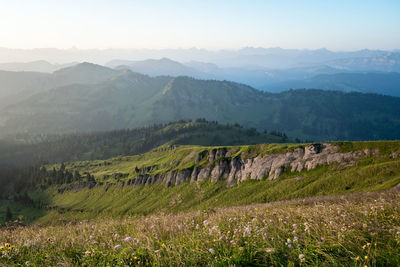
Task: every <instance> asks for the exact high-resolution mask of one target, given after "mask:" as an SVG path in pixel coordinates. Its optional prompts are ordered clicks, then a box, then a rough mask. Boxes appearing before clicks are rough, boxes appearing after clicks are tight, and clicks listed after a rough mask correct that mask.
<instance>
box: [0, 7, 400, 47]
mask: <svg viewBox="0 0 400 267" xmlns="http://www.w3.org/2000/svg"><path fill="white" fill-rule="evenodd" d="M0 4H1V8H0V36H1V38H0V47H12V48H37V47H57V48H70V47H73V46H75V47H78V48H100V49H104V48H190V47H197V48H207V49H237V48H241V47H245V46H254V47H258V46H261V47H277V46H279V47H283V48H309V49H316V48H322V47H326V48H328V49H331V50H357V49H363V48H369V49H399V48H400V15H399V14H400V0H390V1H389V0H387V1H385V0H381V1H378V0H376V1H372V0H354V1H351V0H347V1H342V0H335V1H333V0H292V1H289V0H276V1H272V0H264V1H262V0H253V1H251V0H247V1H242V0H230V1H227V0H198V1H193V0H185V1H184V0H181V1H179V0H170V1H167V0H164V1H161V0H158V1H152V0H146V1H144V0H143V1H137V0H40V1H39V0H37V1H34V0H0Z"/></svg>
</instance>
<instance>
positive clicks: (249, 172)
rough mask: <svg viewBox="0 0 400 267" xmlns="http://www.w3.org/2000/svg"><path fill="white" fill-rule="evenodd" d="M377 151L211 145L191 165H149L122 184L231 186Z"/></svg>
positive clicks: (347, 162)
mask: <svg viewBox="0 0 400 267" xmlns="http://www.w3.org/2000/svg"><path fill="white" fill-rule="evenodd" d="M377 152H378V151H377V150H371V149H366V150H363V151H353V152H347V153H340V152H339V148H338V147H336V146H334V145H332V144H328V143H324V144H312V145H308V146H303V147H297V148H295V149H293V150H292V151H288V152H286V153H275V154H264V155H257V154H255V155H251V154H250V155H249V154H247V155H244V153H240V152H239V153H238V151H237V150H234V149H233V148H224V147H222V148H214V149H212V150H204V151H201V152H199V153H197V154H195V155H191V157H192V158H194V165H192V166H191V167H188V168H185V169H180V170H174V169H171V170H169V171H167V172H165V173H162V174H151V170H152V168H153V167H152V166H149V167H147V168H144V169H143V170H142V171H141V173H139V174H138V176H137V177H136V178H134V179H130V180H128V181H126V182H125V185H148V184H154V183H162V184H164V185H165V187H169V186H173V185H179V184H181V183H183V182H185V181H190V182H191V183H195V182H199V181H203V180H204V179H207V178H210V180H211V181H212V182H217V181H219V180H221V179H223V180H226V183H227V186H228V187H232V186H234V185H235V184H239V183H240V182H243V181H246V180H247V179H254V180H261V179H268V180H274V179H277V178H278V177H279V176H280V175H281V174H282V172H283V171H290V172H300V171H302V170H303V169H307V170H312V169H314V168H316V167H317V166H320V165H324V164H332V163H336V164H338V166H341V167H345V166H351V165H354V164H355V160H356V159H357V158H361V157H364V156H368V155H370V154H376V153H377Z"/></svg>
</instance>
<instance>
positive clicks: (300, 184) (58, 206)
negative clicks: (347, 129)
mask: <svg viewBox="0 0 400 267" xmlns="http://www.w3.org/2000/svg"><path fill="white" fill-rule="evenodd" d="M336 144H337V145H340V147H341V151H343V152H346V151H352V150H360V149H366V148H378V149H379V150H380V154H379V155H378V156H371V157H367V158H363V159H360V160H358V161H357V163H356V165H355V166H352V167H346V168H339V167H338V166H337V165H335V164H333V165H329V166H320V167H318V168H316V169H314V170H311V171H302V172H301V173H298V172H297V173H291V172H285V173H284V174H283V175H282V176H281V177H279V179H277V180H275V181H267V180H263V181H247V182H244V183H242V184H240V185H239V186H235V187H234V188H230V189H228V188H226V186H225V182H224V181H221V182H219V183H211V182H210V181H209V180H206V181H203V182H201V183H196V184H190V183H188V182H186V183H184V184H182V185H179V186H175V187H170V188H168V189H166V188H164V187H163V186H162V185H160V184H156V185H151V186H138V187H133V186H126V187H122V186H121V181H120V182H118V181H117V180H115V179H114V178H107V179H105V180H103V177H104V175H112V174H113V173H126V174H128V177H126V178H124V179H130V178H134V177H135V176H136V175H137V174H136V173H135V172H134V169H135V167H138V168H141V167H143V166H155V167H154V169H153V170H152V171H151V173H153V174H155V173H162V172H165V171H167V170H170V169H184V168H188V167H190V166H193V165H194V159H193V157H192V156H193V154H195V153H194V151H197V152H200V151H202V150H205V149H212V148H210V147H208V148H206V147H199V146H197V147H192V146H182V147H179V148H177V149H175V150H172V151H153V152H149V153H146V154H143V155H138V156H132V157H119V158H113V159H110V160H107V161H108V162H109V163H111V165H107V166H101V165H102V163H103V162H104V161H93V162H75V163H71V164H67V168H70V169H78V170H79V171H80V172H83V171H89V172H90V173H91V174H94V175H95V177H96V180H97V181H98V182H103V183H104V184H103V185H102V186H97V187H95V188H92V189H87V188H85V189H82V190H79V191H74V190H72V191H66V192H64V193H62V194H60V193H58V192H57V190H58V188H55V187H53V188H51V189H49V190H47V193H49V194H50V195H51V196H52V204H51V205H52V206H53V208H54V209H53V210H51V211H49V212H48V213H47V215H46V216H44V217H43V218H41V219H40V221H41V222H43V223H45V222H49V221H54V220H55V219H61V220H75V219H82V218H93V217H107V216H122V215H134V214H150V213H160V212H179V211H188V210H198V209H209V208H215V207H223V206H236V205H245V204H251V203H260V202H269V201H277V200H285V199H294V198H304V197H309V196H319V195H331V194H344V193H350V192H356V191H375V190H382V189H386V188H390V187H393V186H395V185H397V184H398V183H400V158H397V159H392V158H391V157H390V153H391V152H393V151H400V142H399V141H383V142H355V143H353V142H344V143H343V142H342V143H336ZM297 146H300V145H299V144H295V145H286V144H281V145H257V146H243V147H238V148H231V149H233V152H236V153H232V155H231V156H232V157H234V156H235V155H238V154H239V153H242V156H243V157H246V155H247V156H250V155H254V154H264V153H277V152H284V151H286V150H291V149H293V148H294V147H297ZM205 161H206V159H204V160H203V161H201V162H200V163H199V165H203V164H207V163H206V162H205ZM107 184H111V186H110V185H108V186H107Z"/></svg>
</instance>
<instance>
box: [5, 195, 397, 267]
mask: <svg viewBox="0 0 400 267" xmlns="http://www.w3.org/2000/svg"><path fill="white" fill-rule="evenodd" d="M399 189H400V188H398V187H397V188H394V189H390V190H386V191H380V192H372V193H354V194H349V195H346V196H334V197H314V198H308V199H303V200H292V201H284V202H275V203H269V204H257V205H251V206H242V207H232V208H221V209H215V210H214V209H209V210H202V211H193V212H189V213H179V214H175V215H172V214H168V215H163V214H154V215H151V216H147V217H140V216H139V217H125V218H123V219H98V220H83V221H73V222H70V223H68V224H66V225H64V224H60V225H51V226H38V225H32V226H9V227H8V228H3V229H1V230H0V243H1V247H0V249H1V256H0V264H4V265H18V264H21V265H25V264H26V265H29V266H35V265H37V266H43V265H67V266H68V265H90V266H95V265H117V266H122V265H134V264H137V265H139V266H147V265H150V266H159V265H162V266H171V265H172V266H177V265H186V266H191V265H232V266H244V265H246V266H249V265H253V266H257V265H274V266H279V265H283V266H288V265H289V266H300V265H301V266H307V265H321V266H339V265H348V266H398V265H399V264H400V208H399V205H398V203H399V202H400V192H399Z"/></svg>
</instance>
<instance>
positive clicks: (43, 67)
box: [0, 60, 78, 73]
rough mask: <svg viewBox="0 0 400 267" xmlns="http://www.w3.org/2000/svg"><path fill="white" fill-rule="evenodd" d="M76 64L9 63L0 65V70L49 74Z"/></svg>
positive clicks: (45, 62) (43, 61)
mask: <svg viewBox="0 0 400 267" xmlns="http://www.w3.org/2000/svg"><path fill="white" fill-rule="evenodd" d="M76 64H78V63H77V62H72V63H66V64H51V63H49V62H47V61H45V60H38V61H32V62H10V63H0V70H6V71H29V72H46V73H51V72H54V71H56V70H60V69H62V68H66V67H70V66H73V65H76Z"/></svg>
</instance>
